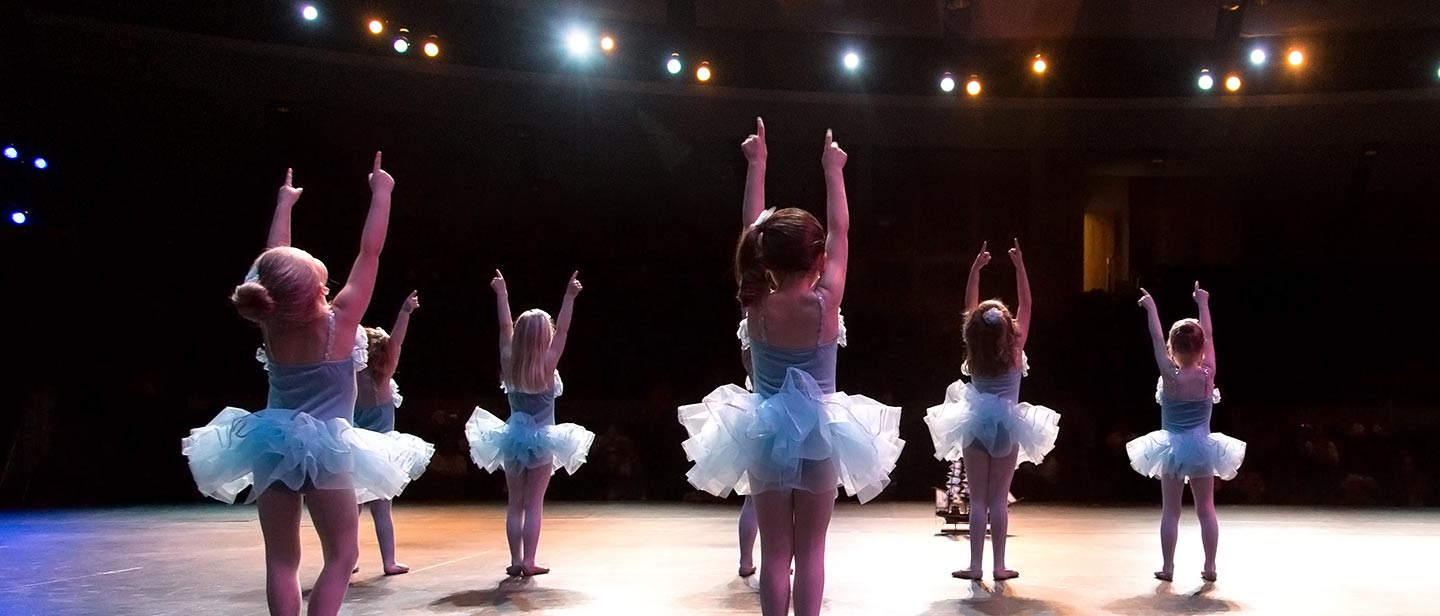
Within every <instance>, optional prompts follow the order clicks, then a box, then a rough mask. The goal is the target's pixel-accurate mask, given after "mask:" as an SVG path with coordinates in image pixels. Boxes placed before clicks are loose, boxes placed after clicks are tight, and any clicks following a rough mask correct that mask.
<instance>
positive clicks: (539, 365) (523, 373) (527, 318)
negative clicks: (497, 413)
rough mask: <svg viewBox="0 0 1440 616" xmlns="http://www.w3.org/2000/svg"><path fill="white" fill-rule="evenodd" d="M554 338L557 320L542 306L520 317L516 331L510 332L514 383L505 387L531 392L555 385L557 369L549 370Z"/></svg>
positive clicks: (542, 391)
mask: <svg viewBox="0 0 1440 616" xmlns="http://www.w3.org/2000/svg"><path fill="white" fill-rule="evenodd" d="M554 339H555V323H554V322H552V321H551V320H550V314H549V313H547V312H545V311H544V310H540V309H538V308H536V309H531V310H526V311H525V312H523V313H521V314H520V318H518V319H515V332H514V333H513V334H511V335H510V373H509V381H510V382H509V383H506V384H505V386H506V387H507V388H510V389H512V390H514V391H519V392H525V393H531V394H538V393H544V392H547V391H549V390H550V389H552V388H554V387H555V377H554V375H555V371H554V370H553V369H551V370H547V369H546V368H548V367H549V366H548V365H547V362H546V358H547V357H548V356H549V354H550V342H551V341H552V340H554Z"/></svg>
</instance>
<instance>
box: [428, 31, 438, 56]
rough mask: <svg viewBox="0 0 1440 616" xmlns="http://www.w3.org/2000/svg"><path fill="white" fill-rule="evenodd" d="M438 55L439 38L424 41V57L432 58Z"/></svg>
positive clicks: (434, 37) (433, 37)
mask: <svg viewBox="0 0 1440 616" xmlns="http://www.w3.org/2000/svg"><path fill="white" fill-rule="evenodd" d="M438 55H440V38H439V37H437V36H431V37H430V40H428V41H425V56H426V57H429V58H433V57H435V56H438Z"/></svg>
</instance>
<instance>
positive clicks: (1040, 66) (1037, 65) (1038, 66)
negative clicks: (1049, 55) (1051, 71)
mask: <svg viewBox="0 0 1440 616" xmlns="http://www.w3.org/2000/svg"><path fill="white" fill-rule="evenodd" d="M1047 68H1050V65H1049V64H1046V63H1045V56H1042V55H1040V54H1038V53H1037V54H1035V61H1034V62H1032V63H1030V70H1032V71H1035V74H1036V75H1043V74H1044V73H1045V69H1047Z"/></svg>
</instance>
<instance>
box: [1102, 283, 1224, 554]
mask: <svg viewBox="0 0 1440 616" xmlns="http://www.w3.org/2000/svg"><path fill="white" fill-rule="evenodd" d="M1140 293H1142V295H1141V297H1140V306H1141V307H1143V308H1145V312H1146V316H1147V318H1148V321H1149V326H1150V340H1151V342H1152V343H1153V349H1154V352H1155V364H1156V365H1157V366H1159V368H1160V382H1159V384H1158V385H1157V386H1156V389H1155V402H1157V403H1158V404H1159V405H1160V425H1161V426H1162V428H1163V429H1161V430H1156V431H1154V432H1151V433H1149V434H1146V435H1145V436H1142V437H1140V438H1137V439H1135V440H1133V441H1130V442H1129V443H1127V444H1126V445H1125V451H1126V453H1127V454H1129V456H1130V466H1131V467H1132V468H1134V469H1135V472H1138V473H1140V474H1141V475H1145V476H1146V477H1154V478H1157V479H1159V480H1160V498H1161V501H1160V502H1161V508H1160V558H1161V565H1160V570H1159V571H1156V572H1155V578H1156V579H1159V580H1163V581H1166V582H1169V581H1171V580H1172V579H1174V576H1175V543H1176V540H1177V538H1178V537H1177V535H1178V534H1179V531H1180V507H1181V501H1182V500H1183V498H1184V493H1185V484H1186V483H1189V484H1190V495H1191V496H1193V497H1194V498H1195V516H1196V517H1197V518H1199V519H1200V542H1201V543H1202V544H1204V546H1205V568H1204V569H1203V570H1201V572H1200V577H1202V578H1204V579H1205V580H1206V581H1208V582H1213V581H1215V577H1216V574H1215V548H1216V545H1217V544H1218V543H1219V541H1220V521H1219V520H1218V519H1217V518H1216V516H1215V478H1216V477H1219V478H1221V479H1224V480H1227V481H1228V480H1230V479H1233V478H1234V477H1235V474H1236V473H1237V472H1238V471H1239V470H1240V463H1241V462H1244V460H1245V442H1244V441H1241V440H1238V439H1235V438H1232V437H1229V436H1226V435H1224V434H1221V433H1219V432H1214V433H1212V432H1210V412H1211V410H1212V408H1213V407H1214V405H1215V404H1216V403H1218V402H1220V389H1219V388H1217V387H1215V365H1216V364H1215V340H1214V335H1215V329H1214V327H1213V326H1212V324H1211V322H1210V293H1208V292H1206V291H1205V290H1204V289H1202V288H1200V283H1199V282H1196V283H1195V289H1194V292H1193V296H1194V299H1195V304H1196V305H1197V306H1199V308H1200V319H1199V320H1198V321H1197V320H1195V319H1183V320H1180V321H1176V322H1175V324H1174V325H1172V326H1171V327H1170V340H1169V342H1166V340H1165V336H1164V333H1163V330H1161V329H1160V314H1159V312H1158V311H1157V310H1156V308H1155V300H1154V298H1152V297H1150V293H1148V292H1147V291H1145V289H1140Z"/></svg>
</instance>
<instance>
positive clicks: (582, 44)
mask: <svg viewBox="0 0 1440 616" xmlns="http://www.w3.org/2000/svg"><path fill="white" fill-rule="evenodd" d="M592 45H593V44H592V43H591V42H590V34H589V33H587V32H585V31H584V30H581V29H579V28H571V29H570V31H569V32H566V33H565V49H567V50H569V51H570V55H572V56H575V57H576V58H584V57H586V56H588V55H590V48H591V46H592Z"/></svg>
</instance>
